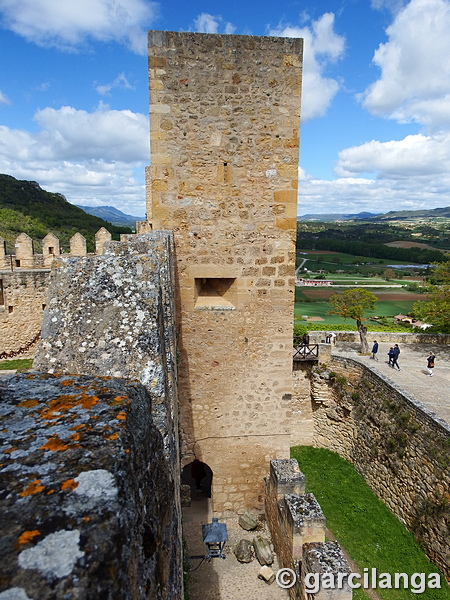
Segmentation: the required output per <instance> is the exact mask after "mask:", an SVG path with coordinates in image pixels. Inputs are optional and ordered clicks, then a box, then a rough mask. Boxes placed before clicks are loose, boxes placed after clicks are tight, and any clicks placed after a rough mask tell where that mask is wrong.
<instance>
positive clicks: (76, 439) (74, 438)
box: [70, 431, 80, 442]
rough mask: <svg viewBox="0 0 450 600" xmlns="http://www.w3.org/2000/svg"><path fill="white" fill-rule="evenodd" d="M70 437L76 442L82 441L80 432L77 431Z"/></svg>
mask: <svg viewBox="0 0 450 600" xmlns="http://www.w3.org/2000/svg"><path fill="white" fill-rule="evenodd" d="M70 439H71V440H73V441H74V442H79V441H80V434H79V433H78V431H77V432H75V433H74V434H73V435H71V436H70Z"/></svg>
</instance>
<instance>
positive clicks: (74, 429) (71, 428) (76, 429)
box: [69, 423, 85, 431]
mask: <svg viewBox="0 0 450 600" xmlns="http://www.w3.org/2000/svg"><path fill="white" fill-rule="evenodd" d="M83 427H85V424H84V423H81V424H80V425H74V426H73V427H69V429H70V431H78V429H83Z"/></svg>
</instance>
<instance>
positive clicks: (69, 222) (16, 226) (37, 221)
mask: <svg viewBox="0 0 450 600" xmlns="http://www.w3.org/2000/svg"><path fill="white" fill-rule="evenodd" d="M100 227H105V228H106V229H107V230H108V231H110V232H111V234H112V236H113V239H119V234H120V233H132V230H131V229H130V228H128V227H117V226H115V225H111V223H108V222H106V221H105V220H103V219H101V218H99V217H95V216H93V215H89V214H87V213H86V212H84V210H82V209H81V208H78V207H77V206H74V205H73V204H70V203H69V202H67V200H66V199H65V198H64V196H63V195H62V194H55V193H51V192H47V191H45V190H43V189H42V188H41V187H40V186H39V184H38V183H36V182H35V181H20V180H18V179H15V178H14V177H11V176H10V175H2V174H0V236H1V237H3V238H4V239H5V240H6V245H7V251H8V252H13V251H14V240H15V238H16V237H17V236H18V235H19V234H20V233H22V232H24V233H26V234H28V235H29V236H30V237H31V238H32V239H33V240H34V241H35V252H39V251H40V241H41V240H42V238H43V237H45V236H46V235H47V233H50V232H51V233H54V234H55V235H56V236H57V237H58V238H59V240H60V243H61V246H63V247H65V248H68V247H69V240H70V238H71V237H72V236H73V235H74V234H75V233H76V232H77V231H78V232H80V233H81V234H82V235H83V236H84V237H85V238H86V240H87V246H88V251H93V250H94V236H95V233H96V232H97V231H98V230H99V229H100Z"/></svg>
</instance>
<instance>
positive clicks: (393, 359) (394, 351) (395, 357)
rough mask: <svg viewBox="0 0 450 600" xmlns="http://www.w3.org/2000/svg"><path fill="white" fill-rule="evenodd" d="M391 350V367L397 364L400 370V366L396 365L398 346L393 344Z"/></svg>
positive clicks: (398, 352)
mask: <svg viewBox="0 0 450 600" xmlns="http://www.w3.org/2000/svg"><path fill="white" fill-rule="evenodd" d="M392 352H393V355H394V356H393V357H392V365H391V366H392V368H394V367H395V366H397V369H398V370H399V371H400V367H399V366H398V362H397V360H398V356H399V354H400V348H399V347H398V344H394V348H393V350H392Z"/></svg>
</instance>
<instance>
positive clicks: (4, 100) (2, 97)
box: [0, 90, 11, 104]
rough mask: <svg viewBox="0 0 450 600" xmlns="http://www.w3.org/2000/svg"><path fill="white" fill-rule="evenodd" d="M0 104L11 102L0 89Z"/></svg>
mask: <svg viewBox="0 0 450 600" xmlns="http://www.w3.org/2000/svg"><path fill="white" fill-rule="evenodd" d="M0 104H11V101H10V99H9V98H8V96H6V95H5V94H4V93H3V92H2V91H1V90H0Z"/></svg>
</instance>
